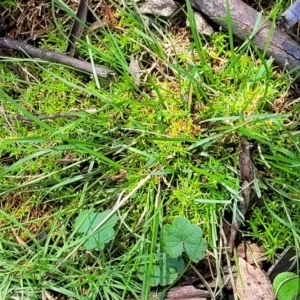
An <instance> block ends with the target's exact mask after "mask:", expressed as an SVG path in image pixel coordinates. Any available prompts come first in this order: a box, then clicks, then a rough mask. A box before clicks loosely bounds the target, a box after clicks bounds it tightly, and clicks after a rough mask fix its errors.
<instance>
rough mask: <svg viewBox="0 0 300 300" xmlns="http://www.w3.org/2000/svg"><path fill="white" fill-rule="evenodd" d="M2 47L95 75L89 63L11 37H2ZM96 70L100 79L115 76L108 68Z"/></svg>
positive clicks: (100, 67)
mask: <svg viewBox="0 0 300 300" xmlns="http://www.w3.org/2000/svg"><path fill="white" fill-rule="evenodd" d="M1 47H5V48H9V49H14V50H18V51H22V52H24V53H25V54H27V55H28V56H31V57H34V58H40V59H42V60H47V61H51V62H55V63H59V64H63V65H66V66H70V67H73V68H75V69H79V70H82V71H84V72H87V73H91V74H93V66H92V64H91V63H89V62H86V61H82V60H79V59H77V58H74V57H70V56H68V55H65V54H62V53H58V52H55V51H50V50H45V49H41V48H36V47H33V46H31V45H29V44H27V43H25V42H23V41H19V40H16V39H12V38H9V37H0V48H1ZM94 68H95V71H96V74H97V75H98V76H100V77H103V78H108V77H109V76H111V75H114V72H113V71H112V70H110V69H108V68H106V67H102V66H99V65H95V66H94Z"/></svg>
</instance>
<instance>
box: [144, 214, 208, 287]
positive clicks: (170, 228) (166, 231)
mask: <svg viewBox="0 0 300 300" xmlns="http://www.w3.org/2000/svg"><path fill="white" fill-rule="evenodd" d="M161 241H162V249H163V252H162V253H160V254H159V255H157V256H158V257H157V259H156V260H155V262H154V264H153V265H152V270H151V274H150V277H149V279H150V286H157V285H161V286H165V285H168V284H172V283H173V282H174V281H175V280H176V279H177V278H178V276H179V274H180V273H181V272H183V270H184V269H185V264H184V260H183V259H182V258H181V257H182V255H183V254H184V253H186V255H187V257H188V259H189V260H190V261H193V262H196V263H197V262H198V261H200V260H201V259H203V258H204V255H205V251H206V248H207V243H206V241H205V239H204V238H203V237H202V230H201V228H200V227H199V226H197V225H193V224H191V223H190V221H189V220H188V219H186V218H183V217H176V218H175V219H174V221H173V223H172V225H170V224H167V225H164V226H163V229H162V236H161ZM147 268H148V265H143V266H141V267H140V268H139V270H138V277H139V279H140V280H143V279H144V274H145V273H146V272H147Z"/></svg>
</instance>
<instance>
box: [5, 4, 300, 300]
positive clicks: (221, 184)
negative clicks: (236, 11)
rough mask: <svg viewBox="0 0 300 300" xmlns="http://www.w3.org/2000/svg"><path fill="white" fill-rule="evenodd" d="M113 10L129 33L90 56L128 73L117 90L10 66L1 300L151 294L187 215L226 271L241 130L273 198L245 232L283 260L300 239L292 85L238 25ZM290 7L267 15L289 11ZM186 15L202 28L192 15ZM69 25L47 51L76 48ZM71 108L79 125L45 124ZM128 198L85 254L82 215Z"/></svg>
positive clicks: (105, 38)
mask: <svg viewBox="0 0 300 300" xmlns="http://www.w3.org/2000/svg"><path fill="white" fill-rule="evenodd" d="M57 3H59V2H57ZM57 5H58V4H57ZM114 5H115V7H116V12H117V23H116V25H115V26H114V27H109V26H105V27H102V28H100V29H98V30H97V31H95V32H91V33H90V36H89V40H85V39H82V40H81V41H80V42H79V45H78V53H79V56H80V57H81V58H82V59H89V57H90V55H92V57H93V60H94V61H95V62H97V63H98V62H99V63H101V64H104V65H106V66H107V67H109V68H111V69H113V70H115V71H116V72H117V74H118V75H117V76H116V78H115V79H114V80H113V81H112V82H110V81H106V80H101V79H100V78H98V79H96V78H94V77H93V76H90V77H89V76H87V75H83V74H81V73H78V72H76V71H74V70H72V69H69V68H67V67H62V66H59V65H55V64H51V63H35V62H34V61H32V60H28V59H11V60H10V61H11V62H14V64H16V65H17V66H18V67H19V68H20V69H21V71H22V72H21V77H18V76H16V75H15V74H14V73H13V72H12V71H11V69H10V67H9V65H8V64H6V63H2V64H1V68H0V76H1V90H0V96H1V114H2V118H1V120H0V124H1V127H0V137H1V148H0V157H1V160H0V164H1V168H0V178H1V181H0V195H1V209H0V224H1V226H0V235H1V240H0V256H1V258H0V261H1V269H0V277H1V284H0V291H1V292H0V293H1V297H2V299H11V298H12V297H18V298H19V299H41V296H42V295H43V296H46V295H47V293H50V292H51V293H53V294H55V293H60V294H63V295H65V296H66V297H67V298H68V299H127V298H130V299H148V296H149V294H150V291H152V292H155V289H154V290H151V288H150V286H149V276H150V274H151V265H153V263H155V259H156V258H155V255H154V254H155V253H158V251H159V247H160V244H159V240H160V232H161V228H162V226H163V224H168V223H170V222H171V221H172V220H173V219H174V217H175V216H184V217H186V218H188V219H189V220H190V221H191V222H192V223H194V224H199V225H200V226H201V228H202V230H203V233H204V236H205V238H206V240H207V241H208V244H209V249H210V251H211V253H212V254H213V256H214V259H216V261H217V263H218V262H219V261H220V258H219V249H218V247H219V241H218V237H217V233H218V230H219V226H220V224H221V219H222V215H223V214H224V211H227V210H232V209H233V207H234V199H236V195H237V194H238V191H239V172H238V163H237V156H238V152H239V150H238V145H239V143H240V141H241V139H242V137H245V138H247V139H249V140H250V141H251V142H252V143H253V144H254V148H253V153H252V155H253V157H252V158H253V161H254V163H255V166H256V167H257V169H258V174H257V186H256V192H257V194H258V195H259V196H260V197H259V199H258V200H257V201H256V203H254V204H253V205H252V207H251V210H250V214H249V216H247V221H246V224H245V225H246V226H245V239H251V240H252V241H255V242H257V243H258V244H260V245H262V246H263V247H264V248H265V249H266V250H267V252H268V256H269V258H270V259H271V260H272V259H274V258H275V257H276V253H278V252H280V250H281V249H284V248H285V247H286V246H287V245H295V246H298V243H299V221H298V219H299V218H298V216H299V213H300V205H299V190H300V187H299V179H298V172H297V170H298V168H299V163H300V160H299V145H298V136H299V121H298V119H297V116H298V111H299V103H298V102H297V100H295V101H294V102H293V103H292V102H289V101H290V100H289V99H291V98H292V93H293V86H292V79H290V78H289V77H287V76H285V75H284V72H281V71H279V70H278V69H277V68H276V66H275V65H274V64H272V62H271V60H270V59H267V58H264V57H263V55H262V54H261V53H259V52H258V51H253V49H252V48H251V47H250V45H249V43H244V44H243V45H239V44H238V43H236V42H235V41H234V38H233V37H232V36H230V35H229V34H228V33H227V32H225V31H217V32H215V33H214V35H213V36H212V37H210V38H204V37H202V36H199V34H198V33H197V32H196V31H195V30H194V29H193V26H192V28H191V30H190V31H189V30H188V29H186V28H185V26H183V25H182V24H181V23H182V21H180V18H178V16H177V17H176V16H175V17H174V18H173V19H170V20H160V19H159V18H154V23H152V25H151V26H153V27H151V26H150V25H149V24H148V23H147V22H146V21H145V19H144V18H143V17H142V16H141V15H140V14H139V13H138V11H137V10H136V7H135V6H134V5H133V6H128V7H125V8H123V7H121V6H118V5H116V4H114ZM280 5H281V4H280V2H279V1H278V3H274V6H273V7H272V11H270V12H268V13H269V14H270V15H272V14H274V11H275V12H279V11H282V9H283V8H282V6H280ZM275 17H276V15H275ZM188 18H189V19H190V21H191V23H192V24H193V14H192V12H191V10H188ZM57 22H58V23H57V24H56V28H55V31H54V32H52V33H50V34H49V35H48V38H45V39H43V41H42V45H43V46H44V47H45V48H51V49H53V50H57V51H63V50H64V49H65V46H66V40H65V34H64V32H67V28H66V25H64V23H59V21H57ZM180 22H181V23H180ZM189 32H191V34H192V38H190V36H189V34H190V33H189ZM132 55H133V56H134V57H135V58H137V59H138V61H139V65H140V67H141V70H142V73H141V78H140V80H141V84H140V86H139V87H137V86H136V85H135V84H134V80H133V77H132V75H131V71H130V69H129V67H128V65H129V62H130V57H131V56H132ZM292 100H293V99H292ZM292 100H291V101H292ZM57 112H64V113H66V112H67V113H72V114H76V116H77V117H76V119H70V118H55V119H52V120H40V119H39V118H38V117H37V116H39V115H53V114H55V113H57ZM19 115H20V116H26V117H28V118H29V119H30V120H31V122H26V123H25V122H22V121H21V120H16V119H15V117H16V116H19ZM129 194H130V195H131V197H130V198H129V199H128V201H127V202H126V204H125V205H124V206H122V207H120V208H119V209H118V211H117V213H118V216H119V218H120V222H119V223H118V225H117V228H116V235H115V236H114V239H113V240H112V241H111V242H110V244H109V245H107V247H106V248H105V249H104V250H102V251H94V252H93V251H92V252H91V251H86V250H85V249H84V248H83V247H82V246H80V245H81V244H82V242H83V241H84V239H85V238H86V237H84V238H80V236H78V235H77V233H76V229H75V227H74V220H75V218H76V217H77V216H78V214H80V212H81V211H83V210H86V209H88V210H91V211H95V212H101V211H104V210H106V209H111V208H113V207H114V205H115V203H116V201H117V200H118V199H119V200H122V199H124V197H126V195H129ZM41 233H44V234H46V237H45V238H44V239H40V236H39V235H40V234H41ZM145 263H146V264H149V266H150V267H149V271H148V273H147V274H145V280H144V281H140V280H139V279H137V275H136V273H137V270H138V268H139V267H140V266H141V265H144V264H145ZM218 272H219V270H218Z"/></svg>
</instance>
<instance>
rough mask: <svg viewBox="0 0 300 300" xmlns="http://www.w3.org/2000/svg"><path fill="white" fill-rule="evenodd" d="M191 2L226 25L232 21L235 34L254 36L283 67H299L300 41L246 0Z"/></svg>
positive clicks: (198, 0)
mask: <svg viewBox="0 0 300 300" xmlns="http://www.w3.org/2000/svg"><path fill="white" fill-rule="evenodd" d="M227 3H228V9H229V11H228V9H227V7H226V5H227ZM191 5H192V7H193V8H195V9H196V10H198V11H200V12H201V13H203V14H204V15H206V16H207V17H208V18H210V19H212V20H213V21H214V22H216V23H217V24H219V25H221V26H223V27H224V28H228V24H230V22H231V23H232V31H233V34H234V35H236V36H237V37H239V38H241V39H243V40H247V39H249V37H251V36H252V35H253V38H251V40H252V41H253V42H254V44H255V45H256V46H257V48H258V49H260V50H262V51H265V50H266V54H267V56H270V57H273V58H274V61H275V62H276V63H277V64H278V65H279V66H280V67H282V68H286V69H287V70H289V71H291V70H294V69H295V68H296V67H299V66H300V46H299V44H297V43H296V42H295V41H294V40H293V39H292V38H291V37H290V36H288V35H287V34H286V33H285V32H283V31H282V30H281V29H280V28H274V25H273V24H272V23H271V22H270V21H268V20H267V19H266V18H265V17H263V16H262V15H261V14H260V13H258V12H257V11H256V10H255V9H253V8H251V7H250V6H248V5H247V4H246V3H244V2H243V1H241V0H230V1H226V0H211V1H207V0H191ZM228 17H230V22H229V20H228ZM257 23H258V24H257ZM253 33H255V34H253ZM295 73H296V72H295Z"/></svg>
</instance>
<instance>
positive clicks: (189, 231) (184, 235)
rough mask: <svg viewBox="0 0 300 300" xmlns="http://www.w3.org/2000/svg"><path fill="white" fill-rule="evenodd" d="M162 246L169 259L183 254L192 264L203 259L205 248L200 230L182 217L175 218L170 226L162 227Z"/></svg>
mask: <svg viewBox="0 0 300 300" xmlns="http://www.w3.org/2000/svg"><path fill="white" fill-rule="evenodd" d="M162 244H163V249H164V250H165V251H166V253H167V254H168V255H169V256H170V257H173V258H177V257H179V256H180V255H182V254H183V252H185V253H186V254H187V256H188V257H189V259H190V260H191V261H193V262H198V261H200V260H201V259H203V258H204V255H205V251H206V248H207V244H206V241H205V239H203V238H202V230H201V228H200V227H199V226H197V225H193V224H191V223H190V221H189V220H188V219H186V218H183V217H176V218H175V219H174V221H173V223H172V225H169V224H167V225H165V226H164V227H163V230H162Z"/></svg>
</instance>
